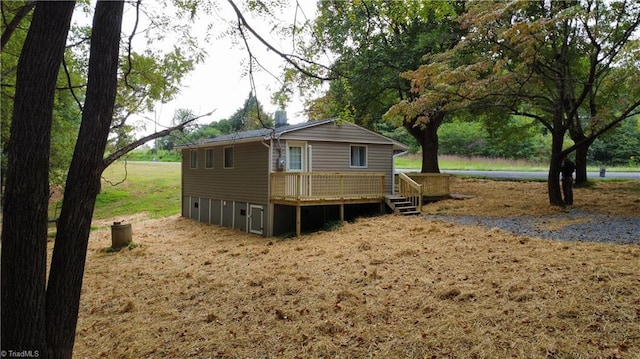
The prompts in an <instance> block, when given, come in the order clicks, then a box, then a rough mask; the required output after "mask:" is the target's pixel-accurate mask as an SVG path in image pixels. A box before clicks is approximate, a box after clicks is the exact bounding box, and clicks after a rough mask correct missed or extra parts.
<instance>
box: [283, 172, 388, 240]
mask: <svg viewBox="0 0 640 359" xmlns="http://www.w3.org/2000/svg"><path fill="white" fill-rule="evenodd" d="M384 180H385V175H384V173H378V172H276V173H272V174H271V186H270V187H271V193H270V198H271V203H274V204H284V205H288V206H295V208H296V235H297V236H299V235H300V232H301V224H302V215H301V208H302V207H303V206H314V205H339V206H340V220H341V221H343V220H344V206H345V204H350V203H352V204H355V203H380V210H381V211H382V210H384V196H385V189H384Z"/></svg>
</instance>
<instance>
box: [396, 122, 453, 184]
mask: <svg viewBox="0 0 640 359" xmlns="http://www.w3.org/2000/svg"><path fill="white" fill-rule="evenodd" d="M444 116H445V114H444V113H442V112H439V113H437V114H436V115H435V116H433V117H432V118H431V119H430V121H429V122H427V123H426V124H424V125H422V126H413V124H414V123H415V121H409V122H407V121H405V123H404V127H405V128H406V129H407V131H409V133H410V134H411V135H412V136H413V137H414V138H415V139H416V140H417V141H418V143H419V144H420V146H421V147H422V171H421V172H422V173H440V166H439V164H438V128H440V125H441V124H442V121H443V120H444Z"/></svg>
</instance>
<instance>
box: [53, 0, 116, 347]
mask: <svg viewBox="0 0 640 359" xmlns="http://www.w3.org/2000/svg"><path fill="white" fill-rule="evenodd" d="M123 5H124V2H123V1H107V0H102V1H98V3H97V5H96V11H95V15H94V20H93V31H92V35H91V51H90V57H89V73H88V82H87V93H86V101H85V106H84V111H83V113H82V124H81V125H80V132H79V134H78V141H77V143H76V148H75V151H74V154H73V159H72V161H71V166H70V168H69V173H68V176H67V182H66V186H65V195H64V200H63V204H62V209H61V212H60V218H59V220H58V232H57V236H56V243H55V247H54V251H53V258H52V262H51V269H50V274H49V282H48V286H47V297H46V324H47V326H46V333H47V341H48V349H49V351H48V354H49V355H50V356H51V357H55V358H71V355H72V352H73V344H74V339H75V333H76V324H77V320H78V310H79V305H80V292H81V289H82V277H83V274H84V267H85V258H86V251H87V244H88V239H89V232H90V229H91V218H92V216H93V208H94V205H95V200H96V196H97V194H98V189H99V187H100V176H101V174H102V171H103V170H104V165H105V163H104V159H103V156H104V151H105V147H106V143H107V137H108V136H109V128H110V125H111V119H112V116H113V108H114V102H115V96H116V90H117V85H118V84H117V70H118V50H119V44H120V29H121V25H122V12H123Z"/></svg>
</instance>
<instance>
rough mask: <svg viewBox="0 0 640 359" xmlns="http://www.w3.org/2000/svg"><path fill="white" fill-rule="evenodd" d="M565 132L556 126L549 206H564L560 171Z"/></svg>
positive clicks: (549, 185)
mask: <svg viewBox="0 0 640 359" xmlns="http://www.w3.org/2000/svg"><path fill="white" fill-rule="evenodd" d="M564 133H565V130H564V128H563V127H562V126H555V127H554V130H553V132H552V139H551V159H550V163H549V176H548V177H547V190H548V191H549V204H551V205H554V206H563V205H564V202H563V201H562V189H561V187H560V170H561V167H562V145H563V142H564Z"/></svg>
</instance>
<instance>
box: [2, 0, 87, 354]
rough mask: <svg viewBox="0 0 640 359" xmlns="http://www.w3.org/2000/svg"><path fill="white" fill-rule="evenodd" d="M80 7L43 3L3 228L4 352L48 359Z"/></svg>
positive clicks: (35, 22)
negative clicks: (74, 28)
mask: <svg viewBox="0 0 640 359" xmlns="http://www.w3.org/2000/svg"><path fill="white" fill-rule="evenodd" d="M74 5H75V3H74V2H39V3H37V5H36V8H35V11H34V14H33V19H32V20H31V26H30V28H29V32H28V34H27V38H26V39H25V43H24V47H23V48H22V53H21V54H20V59H19V61H18V69H17V71H18V72H17V78H16V93H15V100H14V108H13V118H12V124H11V137H10V139H9V146H8V164H7V174H6V183H5V184H6V191H5V199H4V200H5V202H4V213H3V220H2V264H1V270H2V350H3V351H9V350H14V351H22V350H38V352H39V353H44V351H43V349H44V348H45V345H46V344H45V343H46V338H45V331H44V327H45V285H46V258H47V257H46V254H47V206H48V202H49V151H50V150H49V147H50V146H49V144H50V140H51V124H52V116H53V99H54V93H55V89H56V80H57V76H58V71H59V69H60V64H61V62H62V57H63V54H64V48H65V42H66V39H67V33H68V31H69V26H70V23H71V15H72V14H73V8H74ZM3 353H4V352H3Z"/></svg>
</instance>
